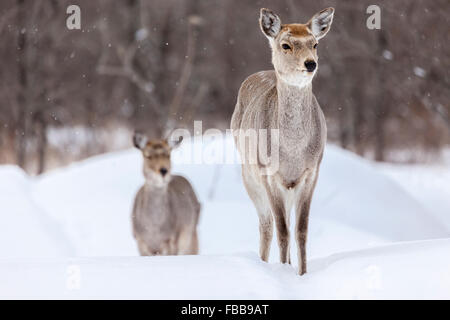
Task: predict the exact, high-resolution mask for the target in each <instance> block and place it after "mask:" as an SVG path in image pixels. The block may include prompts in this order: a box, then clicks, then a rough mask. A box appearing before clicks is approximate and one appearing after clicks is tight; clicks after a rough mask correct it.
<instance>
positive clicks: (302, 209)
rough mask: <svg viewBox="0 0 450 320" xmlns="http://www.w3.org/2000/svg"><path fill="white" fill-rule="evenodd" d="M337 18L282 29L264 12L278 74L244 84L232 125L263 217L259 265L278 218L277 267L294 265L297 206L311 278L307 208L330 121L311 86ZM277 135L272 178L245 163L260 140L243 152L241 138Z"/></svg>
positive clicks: (302, 260) (302, 257) (302, 256)
mask: <svg viewBox="0 0 450 320" xmlns="http://www.w3.org/2000/svg"><path fill="white" fill-rule="evenodd" d="M333 14H334V9H333V8H327V9H324V10H322V11H320V12H319V13H317V14H316V15H314V16H313V17H312V18H311V20H310V21H309V22H308V23H306V24H281V20H280V18H279V16H278V15H276V14H275V13H274V12H272V11H271V10H268V9H261V13H260V27H261V30H262V32H263V33H264V35H265V36H266V37H267V38H268V39H269V44H270V47H271V49H272V63H273V66H274V69H275V70H270V71H261V72H258V73H256V74H253V75H251V76H250V77H248V78H247V79H246V80H245V81H244V82H243V84H242V85H241V88H240V90H239V95H238V99H237V105H236V108H235V111H234V113H233V116H232V120H231V129H232V130H233V132H234V137H235V142H236V146H237V149H238V151H239V153H240V154H241V158H242V159H244V161H243V164H242V176H243V181H244V185H245V188H246V190H247V192H248V194H249V196H250V198H251V200H252V201H253V203H254V205H255V207H256V210H257V212H258V216H259V230H260V256H261V259H262V260H264V261H266V262H267V261H268V258H269V250H270V244H271V242H272V237H273V220H275V226H276V228H277V238H278V245H279V248H280V261H281V263H291V261H290V246H289V239H290V235H289V216H290V211H291V209H292V207H294V206H295V211H296V215H295V239H296V242H297V252H298V272H299V274H300V275H303V274H305V273H306V240H307V233H308V220H309V210H310V204H311V199H312V196H313V192H314V188H315V185H316V181H317V177H318V174H319V166H320V163H321V161H322V156H323V151H324V147H325V143H326V138H327V128H326V122H325V117H324V115H323V112H322V110H321V109H320V106H319V104H318V102H317V100H316V98H315V96H314V94H313V93H312V84H311V82H312V79H313V77H314V75H315V73H316V71H317V60H318V56H317V44H318V40H320V39H321V38H323V37H324V36H325V35H326V34H327V33H328V31H329V30H330V27H331V23H332V21H333ZM273 129H275V130H278V141H277V142H276V144H275V146H276V148H277V150H276V152H278V159H279V163H278V168H277V170H276V172H274V173H271V174H267V171H266V170H265V167H264V166H263V165H262V164H261V163H260V162H259V161H258V162H257V163H248V162H246V161H245V159H250V158H255V155H256V157H257V158H259V156H260V152H261V150H260V149H261V146H260V144H261V143H262V141H260V140H257V141H256V143H253V144H251V143H250V145H249V146H246V144H245V140H243V139H240V138H239V135H241V134H242V132H244V131H245V130H256V131H259V130H273ZM265 150H267V148H265ZM269 151H270V150H269ZM273 151H274V150H273V149H272V150H271V152H273Z"/></svg>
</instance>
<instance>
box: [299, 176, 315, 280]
mask: <svg viewBox="0 0 450 320" xmlns="http://www.w3.org/2000/svg"><path fill="white" fill-rule="evenodd" d="M317 178H318V169H317V170H315V171H314V172H312V173H311V174H310V175H308V177H306V180H305V183H304V186H303V190H301V192H300V196H299V198H298V202H297V206H296V212H295V213H296V215H295V220H296V223H295V240H296V242H297V252H298V254H297V255H298V273H299V274H300V275H303V274H305V273H306V240H307V236H308V222H309V210H310V207H311V201H312V196H313V193H314V189H315V187H316V182H317Z"/></svg>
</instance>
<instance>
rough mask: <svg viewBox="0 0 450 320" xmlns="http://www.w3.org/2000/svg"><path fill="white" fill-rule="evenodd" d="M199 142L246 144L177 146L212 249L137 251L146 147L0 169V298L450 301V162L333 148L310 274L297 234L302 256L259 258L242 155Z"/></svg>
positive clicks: (313, 228) (203, 243) (316, 210)
mask: <svg viewBox="0 0 450 320" xmlns="http://www.w3.org/2000/svg"><path fill="white" fill-rule="evenodd" d="M189 150H195V151H196V152H195V153H194V154H195V156H194V154H192V156H193V157H197V156H199V155H202V156H203V160H204V162H205V161H206V160H211V158H214V157H213V156H214V155H216V156H217V155H219V156H220V154H229V153H231V152H234V147H233V143H232V141H231V139H225V140H215V141H206V142H205V144H204V145H203V146H194V145H193V144H191V143H189V142H184V143H183V146H182V147H181V148H180V149H179V150H177V151H176V154H174V162H175V165H174V171H175V172H177V173H181V174H183V175H184V176H186V177H188V178H189V179H190V181H191V182H192V183H193V185H194V187H195V189H196V191H197V194H198V196H199V198H200V200H201V202H202V216H201V221H200V227H199V237H200V251H201V255H200V256H183V257H181V256H179V257H145V258H144V257H138V254H137V249H136V245H135V242H134V240H133V238H132V235H131V225H130V212H131V207H132V203H133V198H134V195H135V193H136V191H137V190H138V188H139V187H140V185H141V184H142V183H143V177H142V174H141V164H142V159H141V155H140V153H139V152H138V151H137V150H129V151H124V152H119V153H113V154H107V155H103V156H99V157H95V158H92V159H88V160H86V161H83V162H80V163H76V164H73V165H71V166H69V167H67V168H63V169H58V170H54V171H52V172H50V173H48V174H46V175H44V176H42V177H39V178H31V177H28V176H26V175H25V174H24V173H23V172H22V171H21V170H20V169H18V168H16V167H12V166H3V167H0V204H1V207H0V208H1V210H0V298H14V297H25V298H36V297H39V298H160V299H172V298H173V299H182V298H186V299H207V298H211V299H216V298H231V299H232V298H235V299H299V298H301V299H303V298H338V299H360V298H450V255H449V252H450V211H449V210H450V200H449V199H450V198H449V196H450V169H449V168H448V167H425V166H421V167H412V166H388V165H382V166H381V165H376V164H374V163H372V162H369V161H367V160H364V159H361V158H359V157H358V156H356V155H354V154H352V153H349V152H347V151H344V150H341V149H339V148H337V147H335V146H331V145H329V146H328V147H327V149H326V153H325V157H324V160H323V164H322V167H321V173H320V178H319V182H318V185H317V189H316V192H315V196H314V199H313V204H312V208H311V210H312V211H311V219H310V232H309V242H308V261H309V272H308V274H307V275H305V276H303V277H299V276H297V275H296V270H295V268H296V255H295V253H296V252H295V251H296V250H295V243H294V242H293V243H292V246H291V247H292V249H291V251H292V257H293V263H294V265H293V266H286V265H281V264H279V263H278V248H277V246H276V244H275V241H274V243H273V245H272V252H271V261H270V263H269V264H267V263H263V262H261V261H260V260H259V258H258V256H257V252H258V237H259V236H258V221H257V216H256V213H255V209H254V207H253V205H252V204H251V202H250V200H249V199H248V196H247V194H246V192H245V190H244V187H243V185H242V182H241V177H240V166H239V165H238V164H236V163H235V164H218V163H212V164H205V163H202V164H189V163H187V161H186V160H188V159H187V158H188V157H189V152H188V151H189ZM219 158H220V157H219ZM205 159H206V160H205ZM197 160H198V159H197ZM194 162H195V161H194ZM197 162H198V161H197ZM206 162H207V163H211V162H212V161H206Z"/></svg>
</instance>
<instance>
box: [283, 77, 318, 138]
mask: <svg viewBox="0 0 450 320" xmlns="http://www.w3.org/2000/svg"><path fill="white" fill-rule="evenodd" d="M277 93H278V128H279V129H280V131H285V132H286V133H287V134H288V136H292V135H298V134H300V133H301V132H299V131H301V128H302V127H304V126H303V124H304V123H305V121H306V122H308V121H309V120H310V119H311V117H312V113H313V112H314V110H313V106H314V105H313V102H312V100H313V93H312V84H311V83H309V84H307V85H306V86H304V87H297V86H292V85H289V84H287V83H285V82H283V81H282V80H280V79H278V81H277ZM282 134H283V132H282Z"/></svg>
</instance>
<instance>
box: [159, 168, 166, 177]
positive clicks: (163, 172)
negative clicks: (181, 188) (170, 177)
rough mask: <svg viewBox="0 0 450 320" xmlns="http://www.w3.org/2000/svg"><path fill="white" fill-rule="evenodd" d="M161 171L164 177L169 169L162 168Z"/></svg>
mask: <svg viewBox="0 0 450 320" xmlns="http://www.w3.org/2000/svg"><path fill="white" fill-rule="evenodd" d="M159 172H161V175H162V176H163V177H164V176H165V175H166V174H167V169H166V168H161V169H160V170H159Z"/></svg>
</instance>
